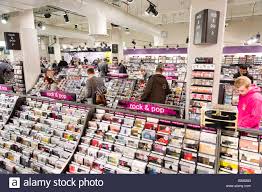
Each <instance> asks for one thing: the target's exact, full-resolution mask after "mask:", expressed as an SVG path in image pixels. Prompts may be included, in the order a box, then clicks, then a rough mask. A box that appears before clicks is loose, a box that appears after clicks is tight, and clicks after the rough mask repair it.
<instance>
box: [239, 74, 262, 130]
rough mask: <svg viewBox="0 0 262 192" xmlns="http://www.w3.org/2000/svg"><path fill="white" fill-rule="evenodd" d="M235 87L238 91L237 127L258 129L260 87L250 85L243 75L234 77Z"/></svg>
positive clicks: (261, 101) (261, 109)
mask: <svg viewBox="0 0 262 192" xmlns="http://www.w3.org/2000/svg"><path fill="white" fill-rule="evenodd" d="M235 87H236V89H237V91H238V92H239V103H238V127H240V128H250V129H259V126H260V121H261V119H262V95H261V89H260V88H259V87H257V86H256V85H252V84H251V80H250V79H249V78H247V77H245V76H241V77H239V78H237V79H236V81H235Z"/></svg>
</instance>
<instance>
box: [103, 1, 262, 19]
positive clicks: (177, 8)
mask: <svg viewBox="0 0 262 192" xmlns="http://www.w3.org/2000/svg"><path fill="white" fill-rule="evenodd" d="M116 1H117V2H118V3H116ZM105 2H106V3H109V4H112V3H115V6H119V7H120V8H121V9H123V10H125V11H127V12H128V13H130V14H133V15H135V16H138V17H141V18H143V19H144V20H146V21H149V22H151V23H154V24H170V23H180V22H188V21H189V8H190V0H151V2H153V3H154V4H155V5H157V10H158V12H159V16H158V17H152V16H147V15H146V14H145V10H146V9H147V7H148V6H149V3H148V2H147V0H134V1H133V3H131V4H126V3H125V2H126V0H105ZM252 15H262V0H228V10H227V18H228V19H232V18H239V17H247V16H252Z"/></svg>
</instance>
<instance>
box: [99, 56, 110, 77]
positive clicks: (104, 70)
mask: <svg viewBox="0 0 262 192" xmlns="http://www.w3.org/2000/svg"><path fill="white" fill-rule="evenodd" d="M107 62H108V61H107V59H106V58H105V59H104V61H103V62H101V63H99V64H98V71H99V73H100V77H106V76H107V73H108V64H107Z"/></svg>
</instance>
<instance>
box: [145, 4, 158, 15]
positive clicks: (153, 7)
mask: <svg viewBox="0 0 262 192" xmlns="http://www.w3.org/2000/svg"><path fill="white" fill-rule="evenodd" d="M147 1H148V2H149V7H148V8H147V9H146V12H145V13H146V14H147V15H150V14H151V13H152V15H153V16H155V17H156V16H158V11H157V10H156V5H155V4H154V3H152V2H151V1H149V0H147Z"/></svg>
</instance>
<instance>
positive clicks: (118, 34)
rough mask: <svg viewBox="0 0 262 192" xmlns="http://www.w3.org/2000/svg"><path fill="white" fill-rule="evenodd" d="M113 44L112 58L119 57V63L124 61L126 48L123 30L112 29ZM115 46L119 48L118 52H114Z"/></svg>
mask: <svg viewBox="0 0 262 192" xmlns="http://www.w3.org/2000/svg"><path fill="white" fill-rule="evenodd" d="M111 43H112V57H117V58H118V60H119V61H121V60H123V59H124V50H123V49H124V47H123V40H122V30H121V29H119V28H117V27H113V28H112V39H111ZM113 45H114V46H116V47H117V50H116V51H115V50H114V49H115V48H116V47H113ZM114 52H115V53H114ZM116 52H117V53H116Z"/></svg>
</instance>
